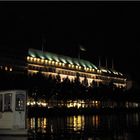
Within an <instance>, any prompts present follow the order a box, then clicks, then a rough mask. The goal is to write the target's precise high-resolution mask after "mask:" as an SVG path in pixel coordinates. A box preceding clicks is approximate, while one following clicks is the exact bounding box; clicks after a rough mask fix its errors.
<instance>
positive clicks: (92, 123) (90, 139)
mask: <svg viewBox="0 0 140 140" xmlns="http://www.w3.org/2000/svg"><path fill="white" fill-rule="evenodd" d="M27 121H28V127H29V129H31V130H33V131H34V132H35V131H36V132H37V133H41V134H42V135H43V134H45V135H52V134H53V135H54V136H55V138H54V137H53V138H50V139H58V138H59V137H60V136H63V138H62V137H61V138H60V139H65V140H70V139H71V140H72V139H79V140H133V139H135V136H136V134H138V131H139V128H140V122H139V121H140V113H134V114H114V115H91V116H84V115H74V116H64V117H60V116H59V117H55V116H53V117H52V116H51V117H45V118H35V117H34V118H28V120H27Z"/></svg>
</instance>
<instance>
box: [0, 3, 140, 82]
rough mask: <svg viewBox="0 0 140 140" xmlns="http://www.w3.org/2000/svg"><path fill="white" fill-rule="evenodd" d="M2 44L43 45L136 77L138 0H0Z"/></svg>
mask: <svg viewBox="0 0 140 140" xmlns="http://www.w3.org/2000/svg"><path fill="white" fill-rule="evenodd" d="M0 28H1V29H0V47H3V46H9V47H10V48H13V49H20V50H22V49H25V48H26V49H27V48H29V47H31V48H37V49H41V42H42V38H45V39H46V45H45V50H46V51H51V52H55V53H59V54H64V55H69V56H72V57H77V55H78V53H77V50H78V49H77V48H78V46H79V45H83V46H84V47H85V48H86V50H87V51H86V52H82V53H81V58H83V59H87V60H90V61H91V62H93V63H94V64H97V63H98V56H101V61H102V65H103V66H104V65H105V57H107V58H108V61H109V62H108V63H111V59H112V58H113V59H114V63H115V68H116V69H117V70H120V71H122V72H124V73H126V74H129V75H130V76H131V77H132V79H134V80H137V81H140V80H139V78H140V69H139V64H140V62H139V57H140V2H119V1H118V2H95V1H93V2H47V1H46V2H29V3H27V2H19V3H17V2H9V3H8V2H5V3H4V2H0Z"/></svg>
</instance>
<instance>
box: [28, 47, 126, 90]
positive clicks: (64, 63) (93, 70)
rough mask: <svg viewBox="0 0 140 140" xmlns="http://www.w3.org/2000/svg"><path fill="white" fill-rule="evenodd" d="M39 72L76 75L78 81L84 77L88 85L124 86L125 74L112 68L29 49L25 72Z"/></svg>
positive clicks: (69, 76) (61, 76)
mask: <svg viewBox="0 0 140 140" xmlns="http://www.w3.org/2000/svg"><path fill="white" fill-rule="evenodd" d="M38 72H41V73H42V74H44V75H46V76H49V75H51V76H54V77H55V76H57V75H58V74H59V75H60V78H61V80H63V79H64V78H66V77H68V78H69V79H70V80H74V79H75V77H76V76H77V75H78V76H79V79H80V82H82V81H83V80H84V79H85V77H86V79H87V81H88V85H89V86H90V84H91V83H92V82H96V83H97V86H99V85H100V83H102V84H105V85H108V84H110V83H112V84H113V85H114V86H116V87H117V88H126V80H127V79H126V76H125V75H124V74H122V73H121V72H118V71H116V70H114V69H106V68H103V67H97V66H95V65H94V64H92V63H91V62H89V61H87V60H83V59H77V58H71V57H68V56H63V55H58V54H55V53H50V52H42V51H39V50H36V49H29V50H28V56H27V73H28V74H30V75H33V74H35V73H38Z"/></svg>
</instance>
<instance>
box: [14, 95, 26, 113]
mask: <svg viewBox="0 0 140 140" xmlns="http://www.w3.org/2000/svg"><path fill="white" fill-rule="evenodd" d="M24 106H25V95H24V94H17V95H16V111H24Z"/></svg>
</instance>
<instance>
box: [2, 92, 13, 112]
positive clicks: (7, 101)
mask: <svg viewBox="0 0 140 140" xmlns="http://www.w3.org/2000/svg"><path fill="white" fill-rule="evenodd" d="M4 111H12V94H11V93H8V94H5V95H4Z"/></svg>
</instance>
